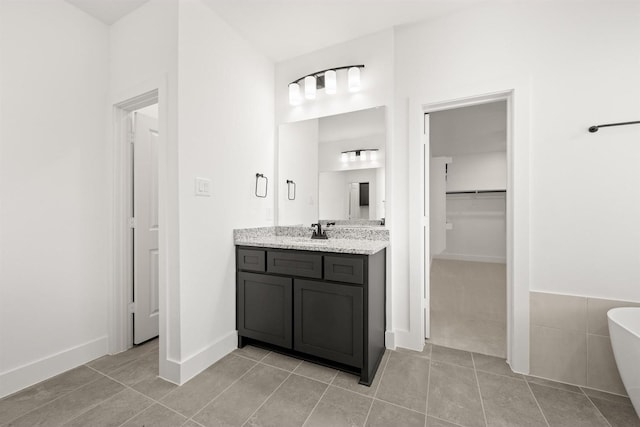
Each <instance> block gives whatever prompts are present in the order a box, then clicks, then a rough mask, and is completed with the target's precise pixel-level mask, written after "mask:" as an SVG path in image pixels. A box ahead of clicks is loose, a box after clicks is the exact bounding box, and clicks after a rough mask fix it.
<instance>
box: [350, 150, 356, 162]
mask: <svg viewBox="0 0 640 427" xmlns="http://www.w3.org/2000/svg"><path fill="white" fill-rule="evenodd" d="M349 160H351V161H352V162H353V161H355V160H356V152H355V151H352V152H351V153H349Z"/></svg>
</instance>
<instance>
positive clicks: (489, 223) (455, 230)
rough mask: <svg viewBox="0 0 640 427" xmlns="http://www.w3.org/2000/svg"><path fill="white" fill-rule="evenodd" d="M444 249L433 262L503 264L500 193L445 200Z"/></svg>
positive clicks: (502, 198)
mask: <svg viewBox="0 0 640 427" xmlns="http://www.w3.org/2000/svg"><path fill="white" fill-rule="evenodd" d="M446 213H447V223H449V224H451V227H452V228H451V229H449V230H447V231H446V248H445V250H444V252H443V253H442V254H440V255H438V256H436V255H434V258H444V259H457V260H463V261H478V262H500V263H504V262H506V256H507V245H506V243H507V227H506V222H505V221H506V200H505V194H504V193H485V194H478V195H475V194H460V195H457V194H455V195H449V196H447V209H446Z"/></svg>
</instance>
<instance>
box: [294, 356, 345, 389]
mask: <svg viewBox="0 0 640 427" xmlns="http://www.w3.org/2000/svg"><path fill="white" fill-rule="evenodd" d="M293 372H294V373H295V374H298V375H302V376H304V377H309V378H311V379H314V380H317V381H321V382H323V383H327V384H331V381H333V379H334V378H335V377H336V375H338V371H337V370H335V369H333V368H329V367H327V366H322V365H318V364H317V363H311V362H306V361H304V362H302V363H301V364H300V365H299V366H298V367H297V368H296V369H295V370H294V371H293Z"/></svg>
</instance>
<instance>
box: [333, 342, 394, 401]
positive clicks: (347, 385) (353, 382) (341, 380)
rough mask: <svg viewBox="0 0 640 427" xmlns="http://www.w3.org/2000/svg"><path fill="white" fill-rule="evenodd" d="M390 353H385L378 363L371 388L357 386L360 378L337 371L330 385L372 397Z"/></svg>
mask: <svg viewBox="0 0 640 427" xmlns="http://www.w3.org/2000/svg"><path fill="white" fill-rule="evenodd" d="M392 353H393V352H392V351H389V350H387V351H385V353H384V356H382V361H381V362H380V366H378V371H377V372H376V376H375V377H374V378H373V382H372V383H371V386H366V385H362V384H359V381H360V377H359V376H357V375H353V374H348V373H346V372H342V371H339V372H338V374H337V375H336V377H335V378H334V379H333V381H332V382H331V384H332V385H334V386H336V387H340V388H344V389H347V390H350V391H355V392H356V393H360V394H364V395H366V396H373V395H374V394H375V392H376V390H377V389H378V385H379V384H380V379H381V378H382V375H383V372H384V369H385V366H386V365H387V360H389V355H390V354H392Z"/></svg>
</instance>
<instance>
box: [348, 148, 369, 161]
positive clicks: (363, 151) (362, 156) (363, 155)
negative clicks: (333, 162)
mask: <svg viewBox="0 0 640 427" xmlns="http://www.w3.org/2000/svg"><path fill="white" fill-rule="evenodd" d="M367 153H369V155H368V156H367ZM367 157H368V158H369V160H377V159H378V149H377V148H358V149H357V150H349V151H343V152H342V153H341V154H340V159H341V160H342V161H343V162H346V161H347V160H346V159H347V158H348V159H349V161H350V162H354V161H356V160H360V161H363V162H364V161H366V160H367Z"/></svg>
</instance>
